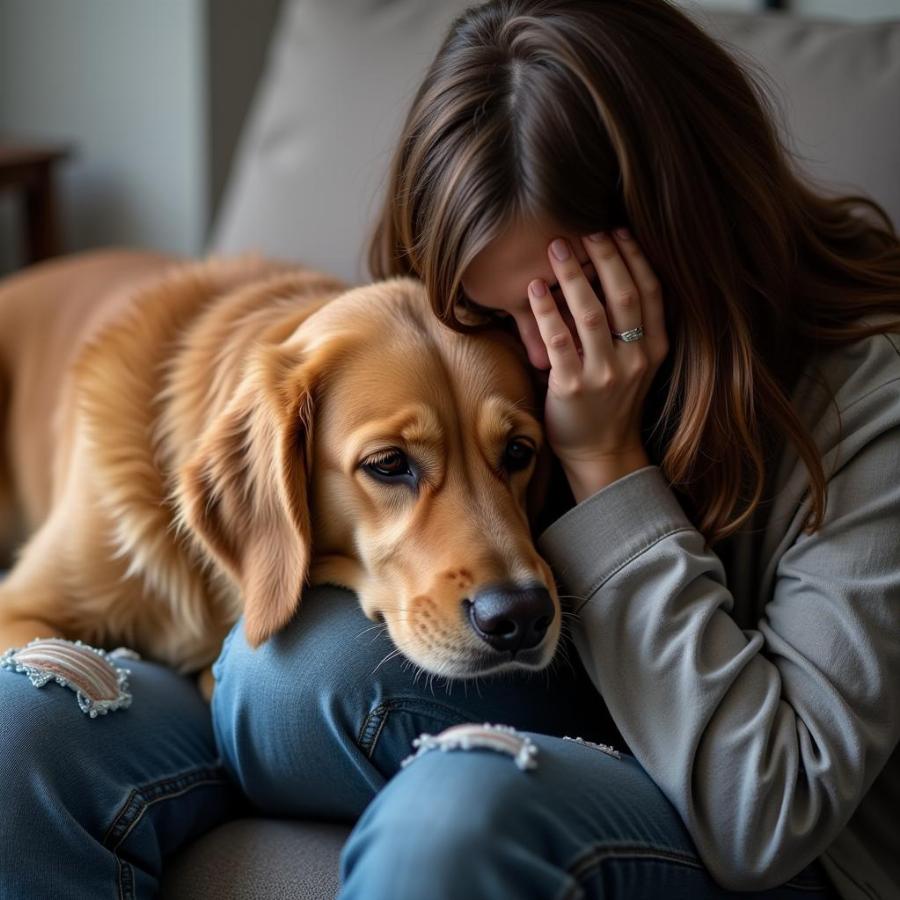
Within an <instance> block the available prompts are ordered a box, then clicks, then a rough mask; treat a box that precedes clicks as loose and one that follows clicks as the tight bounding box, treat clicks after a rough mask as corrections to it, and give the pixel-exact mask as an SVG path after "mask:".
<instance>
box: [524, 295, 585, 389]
mask: <svg viewBox="0 0 900 900" xmlns="http://www.w3.org/2000/svg"><path fill="white" fill-rule="evenodd" d="M528 300H529V302H530V303H531V312H532V313H533V315H534V319H535V322H536V323H537V327H538V330H539V331H540V335H541V340H542V341H543V342H544V346H545V347H546V348H547V355H548V356H549V358H550V371H551V374H552V376H553V378H554V380H556V381H557V382H560V380H562V381H567V380H569V379H570V378H574V377H576V376H578V375H579V374H580V373H581V369H582V363H581V357H580V356H579V355H578V350H577V348H576V346H575V340H574V338H573V337H572V332H571V331H569V326H568V325H566V323H565V321H564V320H563V317H562V315H561V313H560V311H559V309H558V307H557V305H556V301H555V300H554V299H553V295H552V294H551V293H550V291H549V290H547V285H546V283H545V282H544V281H543V280H542V279H540V278H536V279H535V280H534V281H532V282H531V283H530V284H529V285H528Z"/></svg>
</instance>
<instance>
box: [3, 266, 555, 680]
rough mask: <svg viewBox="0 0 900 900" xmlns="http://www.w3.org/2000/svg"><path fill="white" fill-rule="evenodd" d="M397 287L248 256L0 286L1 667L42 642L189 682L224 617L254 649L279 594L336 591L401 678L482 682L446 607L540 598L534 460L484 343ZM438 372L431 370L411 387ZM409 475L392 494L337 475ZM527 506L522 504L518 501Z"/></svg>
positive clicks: (498, 340) (405, 282)
mask: <svg viewBox="0 0 900 900" xmlns="http://www.w3.org/2000/svg"><path fill="white" fill-rule="evenodd" d="M423 291H424V289H423V288H422V286H421V285H420V284H419V282H417V281H414V280H412V279H406V278H397V279H391V280H390V281H386V282H381V283H376V284H373V285H366V286H362V287H356V288H350V287H349V286H348V285H347V284H345V283H344V282H342V281H340V280H338V279H336V278H333V277H331V276H328V275H325V274H322V273H318V272H314V271H311V270H308V269H303V268H299V267H296V266H289V265H287V264H284V263H279V262H275V261H271V260H265V259H262V258H259V257H240V258H234V259H225V258H213V259H210V260H205V261H200V262H186V261H182V260H178V259H175V258H171V257H166V256H162V255H159V254H152V253H144V252H132V251H98V252H93V253H86V254H79V255H75V256H71V257H66V258H62V259H59V260H55V261H52V262H48V263H44V264H41V265H39V266H36V267H33V268H32V269H29V270H26V271H25V272H23V273H20V274H18V275H16V276H13V277H11V278H8V279H7V280H6V281H5V282H3V283H0V437H3V443H2V444H0V556H2V552H3V549H4V545H5V548H6V550H7V551H10V550H11V549H12V547H14V546H16V545H18V544H20V542H21V541H22V540H23V538H24V537H25V536H26V535H30V537H29V538H28V540H27V542H24V543H21V546H20V548H19V550H18V551H17V553H16V559H15V565H14V566H13V568H12V571H11V572H10V574H9V576H8V577H7V579H6V580H5V581H2V582H0V649H3V648H4V647H6V646H10V645H16V644H20V643H23V642H25V641H26V640H30V639H31V638H33V637H36V636H38V634H40V636H49V635H52V634H56V635H60V636H63V637H69V638H73V639H74V638H79V639H82V640H84V641H87V642H89V643H92V644H95V645H100V646H114V645H117V644H126V645H128V646H130V647H133V648H134V649H136V650H138V651H139V652H141V653H142V654H144V655H146V656H147V657H149V658H152V659H156V660H160V661H163V662H166V663H169V664H171V665H173V666H176V667H177V668H179V669H180V670H182V671H194V670H198V669H201V668H202V667H204V666H206V665H208V664H209V663H210V661H211V660H213V659H214V658H215V656H216V654H217V652H218V648H219V646H220V644H221V641H222V638H223V636H224V634H225V632H226V631H227V629H228V628H229V627H230V626H231V624H233V622H234V621H235V620H236V619H237V617H238V616H239V615H240V614H241V612H243V613H244V614H245V625H246V629H247V634H248V637H249V639H250V640H251V642H252V643H254V644H259V643H260V642H262V641H263V640H265V639H266V638H268V637H269V636H270V635H272V634H274V633H275V632H276V631H277V630H278V629H280V628H281V627H283V626H284V625H285V624H286V623H287V621H288V620H289V619H290V618H291V616H292V615H293V613H294V612H295V610H296V608H297V604H298V602H299V599H300V592H301V588H302V586H303V585H304V583H308V584H318V583H322V582H333V583H337V584H341V585H344V586H346V587H349V588H351V589H353V590H355V591H357V592H358V594H359V598H360V602H361V604H362V606H363V609H364V610H365V612H366V614H367V615H369V616H370V618H373V619H375V618H378V617H383V618H384V620H385V622H386V624H387V626H388V629H389V631H390V634H391V636H392V638H393V639H394V642H395V643H396V644H397V646H398V647H399V648H400V649H402V650H403V651H404V652H405V653H406V655H407V656H409V657H410V658H411V659H413V660H414V661H415V662H417V663H418V664H420V665H422V666H424V667H425V668H427V669H429V670H431V671H435V672H444V673H446V674H456V675H467V674H473V673H476V672H479V671H489V670H493V669H496V668H502V667H503V665H504V663H502V662H498V661H497V660H495V659H492V658H490V657H489V655H488V654H486V653H485V652H484V651H485V649H486V648H485V647H484V645H483V644H482V643H481V642H479V640H478V639H477V638H476V637H475V636H474V635H473V634H471V633H470V630H469V629H468V627H467V625H466V622H465V617H464V616H463V615H462V614H461V612H460V609H459V604H460V599H461V598H462V597H465V596H466V593H467V592H471V591H472V590H475V589H477V587H478V586H479V585H483V584H491V583H497V582H504V581H507V582H508V581H515V582H518V583H523V582H525V581H530V582H532V583H541V584H543V585H545V586H546V587H547V588H548V589H549V590H550V592H551V594H552V596H553V601H554V606H555V608H556V616H555V620H554V622H553V624H552V626H551V628H550V629H549V631H548V634H547V639H546V640H545V641H544V642H543V643H542V645H541V646H540V648H539V653H537V652H536V653H535V654H534V655H532V656H530V657H529V656H528V655H527V654H526V655H525V658H524V659H522V658H520V659H519V660H517V661H516V662H517V663H518V664H520V665H525V666H528V667H533V668H540V667H542V666H543V665H545V664H546V663H547V662H549V660H550V658H551V657H552V655H553V650H554V648H555V646H556V641H557V638H558V635H559V606H558V598H557V595H556V593H555V590H554V588H553V580H552V577H551V574H550V571H549V569H548V567H547V565H546V563H545V562H544V561H543V560H542V559H541V558H540V556H539V555H538V554H537V552H536V550H535V549H534V546H533V544H532V541H531V534H530V528H529V524H528V517H527V506H528V502H529V491H534V490H535V489H536V487H535V484H536V482H539V480H540V479H539V478H536V477H535V464H533V463H532V464H531V465H529V466H528V467H527V468H526V469H525V470H523V471H521V472H512V473H504V472H502V471H500V469H499V468H498V465H497V459H498V458H499V457H500V456H502V453H503V448H504V447H505V446H506V444H507V443H508V441H509V440H510V439H511V438H513V437H515V436H518V437H520V438H522V437H524V438H526V439H527V440H529V441H531V442H532V443H533V444H534V445H535V446H536V447H537V448H538V449H540V445H541V432H540V428H539V424H538V422H537V420H536V419H535V418H534V415H533V406H534V397H533V394H532V386H531V384H530V382H529V378H528V374H527V370H526V367H525V366H524V365H523V362H522V355H521V352H520V350H519V349H518V347H517V345H516V342H515V341H514V340H513V339H511V338H510V339H509V340H507V338H509V336H508V335H502V334H500V333H494V334H492V335H468V336H462V335H458V334H455V333H453V332H451V331H449V330H448V329H446V328H445V327H444V326H442V325H441V324H440V323H439V322H437V320H435V319H434V317H433V315H432V314H431V313H430V308H429V306H428V304H427V302H426V299H425V297H424V293H423ZM436 373H437V374H436ZM391 446H402V447H403V448H405V449H406V450H408V451H409V452H410V453H411V454H413V453H414V454H415V456H416V459H417V460H419V462H420V464H421V468H422V472H421V483H420V484H419V485H418V486H417V489H416V490H415V491H410V490H408V489H405V488H402V487H400V488H398V487H397V486H387V485H385V484H383V483H378V481H377V480H375V479H373V478H372V477H370V476H369V475H367V473H366V471H365V470H364V469H363V468H361V462H362V461H365V460H366V459H370V458H372V456H373V454H377V453H379V452H383V451H384V449H385V448H390V447H391ZM537 489H538V490H539V486H538V488H537Z"/></svg>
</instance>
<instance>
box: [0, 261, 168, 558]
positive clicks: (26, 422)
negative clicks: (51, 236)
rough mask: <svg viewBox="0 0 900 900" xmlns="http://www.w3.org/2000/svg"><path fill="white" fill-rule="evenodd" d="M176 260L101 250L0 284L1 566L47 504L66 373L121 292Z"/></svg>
mask: <svg viewBox="0 0 900 900" xmlns="http://www.w3.org/2000/svg"><path fill="white" fill-rule="evenodd" d="M176 259H177V258H176V257H170V256H165V255H162V254H158V253H152V252H145V251H126V250H100V251H94V252H90V253H80V254H76V255H72V256H66V257H60V258H57V259H54V260H49V261H47V262H44V263H40V264H38V265H35V266H31V267H30V268H28V269H26V270H24V271H23V272H20V273H16V274H14V275H11V276H8V277H7V278H5V279H3V280H2V281H0V566H4V565H9V564H10V562H11V559H12V555H13V553H14V551H15V549H16V547H17V546H18V545H19V544H21V542H22V541H23V540H24V539H25V538H26V537H27V535H28V534H30V533H31V532H33V531H34V530H35V529H36V528H37V527H38V526H39V525H40V523H41V522H42V521H43V520H44V518H45V517H46V515H47V512H48V510H49V507H50V504H51V498H52V490H53V484H52V476H51V473H52V469H53V466H52V459H53V455H54V449H55V444H56V434H55V430H56V428H55V416H54V411H55V410H56V409H57V408H58V405H59V404H58V401H59V397H60V392H61V391H62V390H64V389H65V377H64V371H65V370H66V369H67V367H68V366H69V365H70V363H71V361H72V359H73V357H74V356H75V354H76V353H77V351H78V349H79V348H80V347H81V346H82V345H83V344H84V342H85V341H86V340H87V339H88V337H89V336H90V334H91V333H92V332H93V331H94V330H95V329H96V328H98V327H99V326H100V325H101V324H102V323H103V321H105V319H106V317H107V316H109V315H112V314H114V313H115V311H116V306H117V302H118V304H119V305H121V303H122V302H125V301H126V300H127V293H126V292H125V291H124V290H123V288H124V287H125V286H126V285H127V286H130V285H134V284H135V283H137V282H140V281H141V280H142V279H144V278H147V277H151V276H152V275H154V274H155V273H157V272H160V271H161V270H162V269H163V268H165V267H166V266H168V265H171V264H172V262H173V261H175V260H176ZM117 298H121V300H117Z"/></svg>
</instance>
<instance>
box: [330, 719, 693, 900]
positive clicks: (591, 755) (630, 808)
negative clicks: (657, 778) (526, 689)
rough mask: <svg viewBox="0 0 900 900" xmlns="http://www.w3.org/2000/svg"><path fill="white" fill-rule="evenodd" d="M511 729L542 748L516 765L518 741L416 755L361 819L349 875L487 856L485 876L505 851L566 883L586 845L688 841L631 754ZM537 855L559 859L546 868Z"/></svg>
mask: <svg viewBox="0 0 900 900" xmlns="http://www.w3.org/2000/svg"><path fill="white" fill-rule="evenodd" d="M513 736H517V737H518V739H520V740H521V739H524V738H527V739H529V740H530V741H531V743H532V744H533V746H534V747H535V749H536V753H535V754H534V755H533V756H532V758H531V759H532V764H533V765H532V766H531V767H524V768H523V767H520V766H519V765H517V758H519V759H520V760H521V757H520V756H519V755H518V754H517V752H516V747H515V746H511V747H510V748H509V751H508V752H498V751H495V750H489V749H485V748H479V747H474V746H472V745H471V744H470V746H469V747H468V748H466V747H463V746H459V745H457V746H456V747H448V748H447V749H446V750H444V749H440V747H439V746H438V745H436V746H435V747H434V748H433V749H430V750H428V751H427V752H424V753H422V754H421V755H420V756H417V757H415V758H412V759H411V760H410V761H409V763H408V764H407V765H406V766H405V767H404V768H403V769H402V770H401V771H400V772H399V773H398V774H397V775H396V776H395V777H394V778H392V779H391V780H390V781H389V782H388V784H387V785H386V786H385V787H384V789H383V790H382V791H381V792H380V793H379V794H378V796H377V797H376V798H375V799H374V800H373V801H372V803H371V804H370V805H369V806H368V807H367V808H366V810H365V812H364V813H363V815H362V817H361V818H360V820H359V822H358V823H357V824H356V826H355V828H354V830H353V832H352V833H351V835H350V838H349V839H348V841H347V843H346V845H345V847H344V849H343V852H342V855H341V872H342V878H344V877H347V878H349V877H351V875H352V870H353V869H354V867H355V866H357V865H358V864H360V863H363V864H364V866H365V868H366V875H367V877H370V876H371V874H372V873H371V868H370V865H371V867H374V868H378V867H382V866H386V867H389V868H392V869H396V867H397V866H399V867H401V868H403V867H405V866H407V864H409V865H412V863H413V860H415V861H416V864H417V865H422V866H423V868H424V869H425V870H427V871H433V870H436V869H439V868H440V867H441V866H444V865H447V866H450V868H451V869H452V868H453V867H454V865H457V864H458V860H459V859H460V858H466V859H467V860H473V861H477V860H478V859H483V860H484V865H485V867H486V871H485V873H484V875H483V877H484V878H485V879H487V878H492V877H496V876H497V871H498V868H497V867H498V866H499V867H500V868H501V869H502V866H503V863H502V860H504V859H509V860H513V859H517V858H521V859H527V858H532V857H533V859H532V861H533V864H534V865H533V867H534V871H533V872H532V877H534V878H540V877H545V876H546V877H547V878H549V879H550V882H552V884H551V883H550V882H548V887H553V886H555V887H556V888H557V889H561V887H562V886H563V885H564V884H566V883H568V881H569V879H570V875H569V873H568V871H567V865H568V863H569V862H570V861H572V860H574V859H576V858H577V857H578V856H579V855H580V854H581V853H583V851H584V849H585V847H586V846H587V845H588V844H591V845H594V846H599V845H603V844H611V845H612V844H621V843H622V842H635V841H636V842H639V843H647V844H649V845H654V846H663V847H672V848H674V847H679V848H682V847H683V846H684V842H685V839H686V835H685V834H684V832H683V828H682V827H681V825H680V822H679V820H678V817H677V814H676V813H675V811H674V809H673V808H672V807H671V806H670V805H669V804H668V801H667V800H666V799H665V797H664V796H663V795H662V794H661V792H660V791H659V789H658V788H657V787H656V785H654V784H653V782H652V781H651V779H650V778H649V776H648V775H647V774H646V773H645V772H644V771H643V770H642V769H641V767H640V766H639V765H638V764H637V763H636V762H635V761H634V759H633V758H632V757H629V756H627V755H624V754H617V753H615V752H614V751H611V750H610V749H609V748H603V747H601V746H595V745H591V744H587V743H579V742H577V741H575V740H565V739H563V738H558V737H552V736H548V735H543V734H537V733H533V732H514V733H513ZM401 835H402V839H401ZM537 860H543V861H544V863H547V862H549V861H552V862H553V864H554V865H553V866H552V867H551V869H550V870H547V869H545V868H542V865H540V864H539V863H538V862H537ZM455 861H456V862H455ZM476 868H477V865H474V866H470V868H469V871H470V873H472V872H474V871H475V869H476ZM541 873H543V875H542V874H541ZM454 877H457V878H458V877H460V876H459V874H458V873H457V874H456V875H455V876H454ZM469 887H472V885H469ZM478 887H479V889H481V887H482V885H479V886H478ZM510 887H511V886H510V885H507V888H510ZM442 896H443V895H442ZM547 896H553V892H552V891H550V892H549V893H547Z"/></svg>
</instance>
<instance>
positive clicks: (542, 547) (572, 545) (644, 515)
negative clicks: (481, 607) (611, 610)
mask: <svg viewBox="0 0 900 900" xmlns="http://www.w3.org/2000/svg"><path fill="white" fill-rule="evenodd" d="M685 530H692V531H693V530H695V528H694V525H693V524H692V523H691V521H690V519H688V517H687V515H686V514H685V512H684V510H683V509H682V508H681V504H680V503H679V502H678V499H677V498H676V497H675V494H674V493H672V489H671V488H670V487H669V484H668V482H667V481H666V479H665V477H664V476H663V473H662V469H660V467H659V466H655V465H651V466H645V467H644V468H643V469H637V470H636V471H634V472H629V474H628V475H625V476H623V477H622V478H619V479H617V480H616V481H614V482H613V483H612V484H608V485H607V486H606V487H605V488H602V489H601V490H599V491H597V493H595V494H591V496H590V497H588V498H587V499H585V500H582V502H581V503H579V504H578V505H577V506H574V507H572V509H570V510H569V511H568V512H566V513H565V514H564V515H562V516H560V518H558V519H557V520H556V521H555V522H554V523H553V524H552V525H550V526H549V527H548V528H547V529H545V530H544V531H543V532H542V533H541V535H540V537H538V539H537V547H538V550H539V551H540V553H541V554H542V555H543V557H544V559H546V560H547V562H548V563H549V564H550V566H551V568H552V569H553V571H554V573H555V574H556V575H557V576H558V577H559V579H560V580H561V581H562V582H563V583H564V584H565V586H566V588H567V590H569V591H571V592H572V593H574V594H576V595H578V596H580V597H583V598H584V599H585V600H587V599H589V598H590V597H591V596H592V595H593V594H594V593H595V592H596V591H597V590H598V589H599V588H600V587H601V586H602V585H603V583H604V582H606V581H608V580H609V579H610V578H612V576H613V575H615V574H616V572H618V571H619V570H620V569H621V568H623V567H624V566H626V565H627V564H628V563H629V562H631V561H632V560H634V559H635V558H637V557H638V556H640V555H641V554H642V553H643V552H644V551H645V550H647V549H649V548H650V547H652V546H653V545H654V544H656V543H657V542H659V541H661V540H662V539H663V538H665V537H667V536H668V535H670V534H673V533H675V532H676V531H685Z"/></svg>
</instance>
